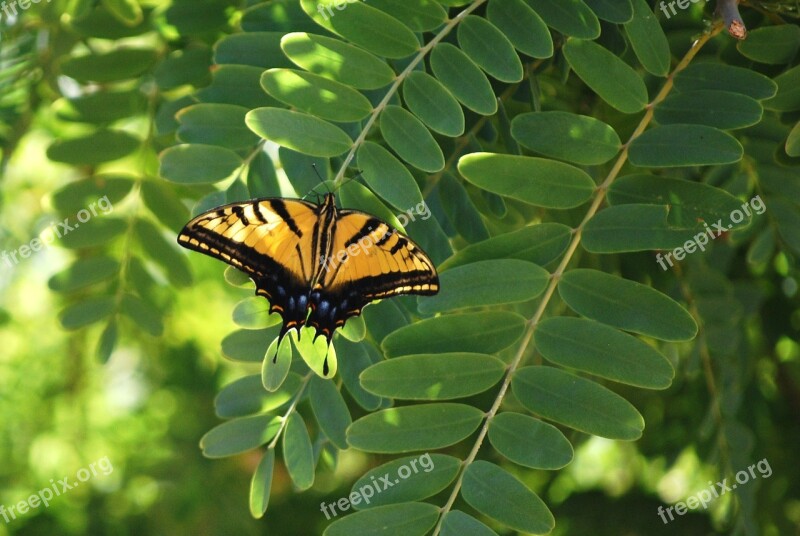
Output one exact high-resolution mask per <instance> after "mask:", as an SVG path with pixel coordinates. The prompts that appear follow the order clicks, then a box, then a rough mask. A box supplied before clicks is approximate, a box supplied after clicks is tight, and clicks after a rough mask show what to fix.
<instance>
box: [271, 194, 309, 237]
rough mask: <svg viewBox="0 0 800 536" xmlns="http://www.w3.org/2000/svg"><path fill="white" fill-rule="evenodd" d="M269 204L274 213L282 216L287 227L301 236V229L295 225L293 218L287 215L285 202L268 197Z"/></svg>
mask: <svg viewBox="0 0 800 536" xmlns="http://www.w3.org/2000/svg"><path fill="white" fill-rule="evenodd" d="M269 204H270V206H271V207H272V210H273V211H274V212H275V214H277V215H278V216H280V217H281V218H283V220H284V221H285V222H286V225H287V226H288V227H289V229H291V231H292V232H293V233H294V234H296V235H297V237H298V238H302V237H303V231H301V230H300V229H299V228H298V227H297V223H296V222H295V221H294V218H292V217H291V216H290V215H289V211H288V210H286V203H284V202H283V200H282V199H270V200H269Z"/></svg>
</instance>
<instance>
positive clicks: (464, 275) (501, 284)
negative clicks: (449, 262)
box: [418, 259, 550, 314]
mask: <svg viewBox="0 0 800 536" xmlns="http://www.w3.org/2000/svg"><path fill="white" fill-rule="evenodd" d="M549 279H550V274H549V273H547V270H545V269H544V268H542V267H540V266H538V265H536V264H533V263H531V262H527V261H520V260H517V259H499V260H492V261H480V262H474V263H472V264H466V265H464V266H458V267H456V268H453V269H451V270H448V271H446V272H444V273H442V274H439V282H440V286H441V290H440V292H439V294H437V295H435V296H421V297H419V298H418V307H419V311H420V312H421V313H423V314H431V313H438V312H442V311H450V310H453V309H459V308H462V307H484V306H487V305H497V304H505V303H519V302H523V301H527V300H531V299H533V298H535V297H536V296H538V295H539V294H541V293H542V291H544V288H545V286H547V282H548V281H549Z"/></svg>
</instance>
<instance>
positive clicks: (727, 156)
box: [628, 125, 744, 167]
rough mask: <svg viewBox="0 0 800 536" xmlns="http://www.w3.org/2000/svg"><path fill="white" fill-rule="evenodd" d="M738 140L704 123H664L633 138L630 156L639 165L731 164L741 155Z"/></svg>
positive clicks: (632, 161) (741, 151)
mask: <svg viewBox="0 0 800 536" xmlns="http://www.w3.org/2000/svg"><path fill="white" fill-rule="evenodd" d="M743 153H744V150H743V149H742V145H741V144H740V143H739V141H738V140H737V139H736V138H734V137H733V136H731V135H730V134H728V133H726V132H722V131H721V130H717V129H716V128H712V127H707V126H703V125H663V126H659V127H655V128H651V129H649V130H647V131H645V132H644V133H643V134H642V135H641V136H639V137H637V138H636V139H634V140H633V142H631V145H630V148H629V153H628V154H629V158H630V162H631V164H633V165H634V166H639V167H680V166H703V165H712V164H732V163H734V162H738V161H739V160H741V159H742V155H743Z"/></svg>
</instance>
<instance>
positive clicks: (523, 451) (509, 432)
mask: <svg viewBox="0 0 800 536" xmlns="http://www.w3.org/2000/svg"><path fill="white" fill-rule="evenodd" d="M537 333H538V332H537ZM489 441H491V443H492V446H493V447H494V448H495V449H497V452H499V453H500V454H502V455H503V456H505V457H506V458H508V459H509V460H511V461H512V462H514V463H517V464H519V465H522V466H525V467H530V468H531V469H551V470H553V469H561V468H562V467H565V466H566V465H567V464H569V463H570V462H571V461H572V456H573V451H572V445H570V443H569V441H567V438H566V437H564V434H562V433H561V432H560V431H559V429H558V428H556V427H555V426H552V425H550V424H547V423H544V422H542V421H540V420H539V419H534V418H533V417H528V416H527V415H522V414H521V413H511V412H508V411H506V412H503V413H500V414H498V415H497V416H496V417H495V418H494V419H492V422H491V424H490V425H489ZM532 445H535V448H531V446H532Z"/></svg>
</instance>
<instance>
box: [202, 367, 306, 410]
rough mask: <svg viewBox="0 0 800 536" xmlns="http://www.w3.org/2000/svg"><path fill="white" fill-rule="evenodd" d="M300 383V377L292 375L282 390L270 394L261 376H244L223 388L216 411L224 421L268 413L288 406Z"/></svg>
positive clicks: (218, 395) (216, 400)
mask: <svg viewBox="0 0 800 536" xmlns="http://www.w3.org/2000/svg"><path fill="white" fill-rule="evenodd" d="M265 361H266V360H265ZM300 383H301V381H300V376H299V375H298V374H291V375H289V376H288V377H287V378H286V381H285V382H284V383H283V385H282V386H281V387H280V389H278V390H276V391H275V392H268V391H265V390H264V386H263V385H262V383H261V375H260V374H251V375H250V376H244V377H242V378H239V379H238V380H235V381H233V382H231V383H229V384H228V385H226V386H225V387H223V388H222V390H221V391H220V392H219V393H218V394H217V396H216V398H214V409H215V410H216V413H217V416H218V417H221V418H223V419H230V418H232V417H244V416H246V415H252V414H253V413H266V412H268V411H272V410H274V409H277V408H279V407H281V406H283V405H284V404H288V403H289V401H290V400H292V397H293V396H294V395H295V394H296V393H297V390H298V389H299V388H300Z"/></svg>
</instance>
